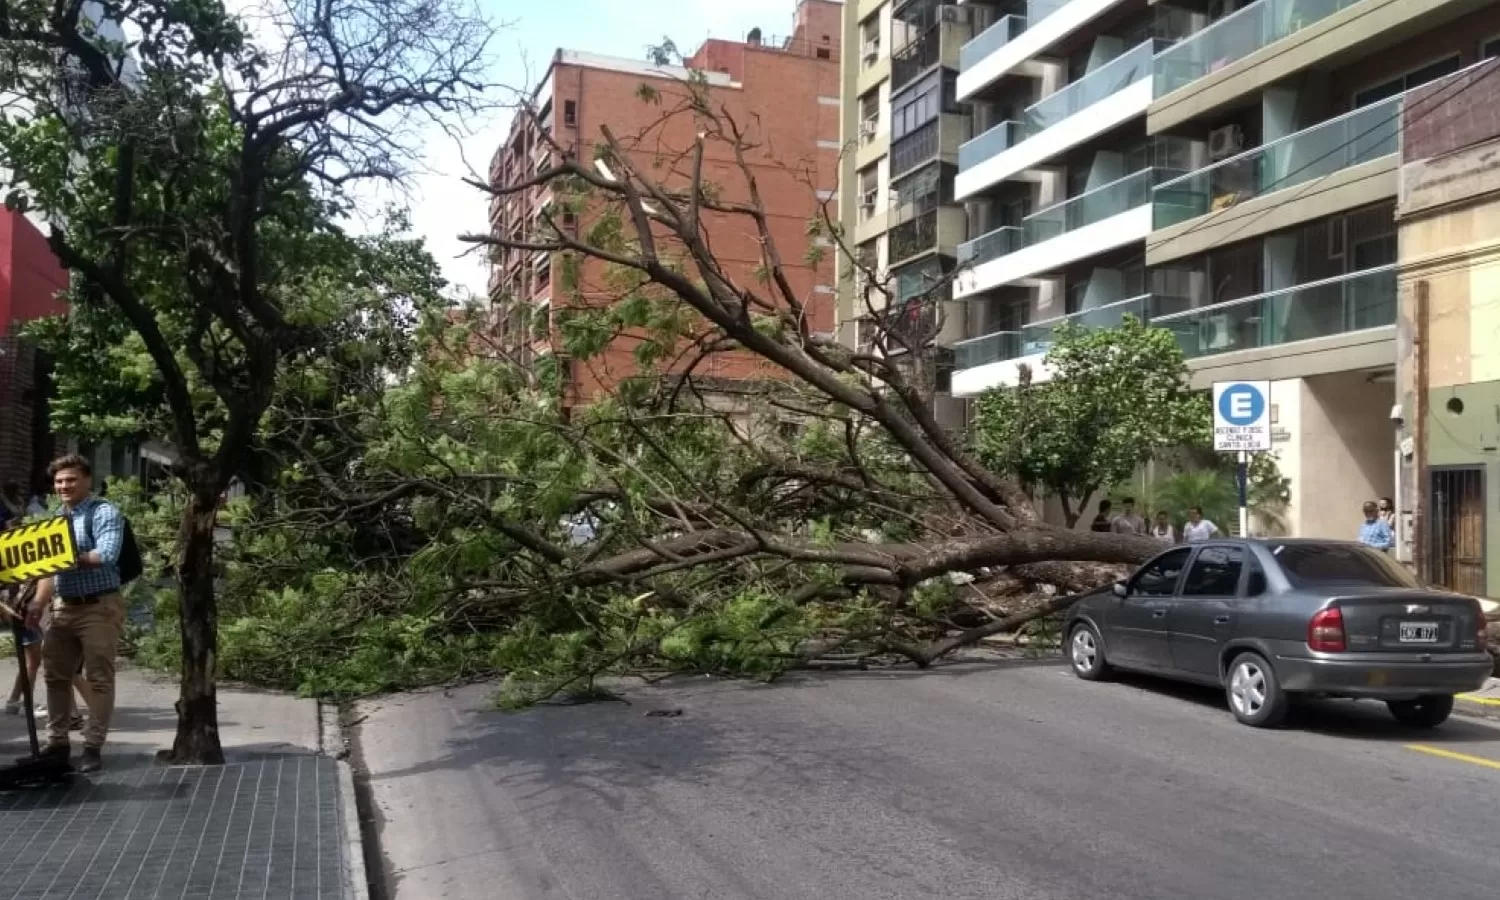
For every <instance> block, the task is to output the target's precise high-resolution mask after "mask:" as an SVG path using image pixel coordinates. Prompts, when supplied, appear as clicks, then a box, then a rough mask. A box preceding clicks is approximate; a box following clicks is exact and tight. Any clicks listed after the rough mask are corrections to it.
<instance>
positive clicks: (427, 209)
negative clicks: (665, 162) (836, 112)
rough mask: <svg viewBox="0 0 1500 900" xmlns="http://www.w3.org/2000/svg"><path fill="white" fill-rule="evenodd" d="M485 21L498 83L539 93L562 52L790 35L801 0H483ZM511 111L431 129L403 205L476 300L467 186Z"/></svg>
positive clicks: (479, 267)
mask: <svg viewBox="0 0 1500 900" xmlns="http://www.w3.org/2000/svg"><path fill="white" fill-rule="evenodd" d="M480 3H481V6H482V8H483V9H484V11H485V13H486V14H487V15H488V16H490V17H492V18H493V19H494V20H496V21H497V22H501V23H505V25H504V27H503V29H502V30H501V31H500V33H499V34H498V35H497V37H496V39H495V43H494V45H493V49H492V56H493V58H494V63H493V68H492V72H491V79H492V80H493V81H495V82H498V83H501V84H507V85H516V86H522V85H534V84H535V83H536V80H537V79H538V78H540V76H541V74H542V73H543V72H544V71H545V70H546V65H547V62H548V61H549V60H550V59H551V56H552V52H553V51H554V50H555V49H556V48H557V47H559V46H562V47H567V48H568V49H571V50H586V51H589V52H593V53H607V54H611V55H615V56H626V57H631V58H634V59H644V58H645V55H646V48H647V47H649V46H650V45H652V44H657V43H660V42H661V39H662V38H663V37H670V38H671V39H672V40H673V41H674V42H676V44H677V46H678V47H680V48H681V49H682V50H683V52H688V53H690V52H692V50H693V49H694V48H696V47H697V46H698V44H699V43H700V42H701V41H702V40H703V39H704V38H707V37H717V38H730V39H739V38H741V37H743V36H744V34H745V33H746V32H747V31H749V30H750V29H751V28H753V27H757V26H758V27H760V28H761V29H762V31H764V32H765V34H766V35H767V36H768V37H769V36H772V35H786V34H790V33H791V29H792V17H793V13H794V12H795V9H796V0H480ZM509 120H510V114H509V113H508V112H501V113H496V114H495V115H494V116H492V117H491V118H490V119H489V120H488V121H479V122H466V123H463V125H464V126H465V130H466V131H467V134H466V135H464V136H463V137H462V139H461V140H454V139H453V138H451V137H449V136H448V135H446V134H443V133H442V132H441V131H440V130H437V129H433V131H432V134H431V136H430V137H429V139H428V141H427V144H426V149H427V153H426V158H427V166H428V171H427V172H424V173H422V174H420V175H419V176H418V177H417V178H416V179H415V180H414V181H413V184H412V191H411V194H410V195H409V196H408V197H407V198H405V199H406V201H407V202H409V203H410V205H411V218H412V226H413V228H414V230H415V231H416V232H417V233H419V234H421V235H422V236H423V237H425V238H426V239H427V242H428V247H429V249H430V250H431V251H432V253H433V255H434V256H435V257H437V260H438V262H439V263H440V264H441V265H442V266H443V271H444V273H445V274H446V275H447V276H448V279H449V280H450V281H452V282H454V283H455V284H456V285H460V286H463V287H467V288H469V289H470V290H472V291H474V292H475V293H478V294H483V293H484V292H485V280H486V270H485V268H484V266H483V264H482V262H481V259H482V257H481V255H480V254H478V253H471V254H469V255H468V256H466V257H462V258H460V254H462V253H463V252H464V251H465V250H466V249H467V246H468V245H466V244H463V243H461V242H459V241H458V239H457V235H458V234H459V233H460V232H464V231H483V230H484V228H485V227H486V225H485V223H486V199H485V197H484V196H483V195H482V194H480V193H479V192H478V191H475V190H474V189H473V188H470V187H467V186H465V185H463V184H462V183H461V181H460V179H462V178H463V177H464V176H465V175H466V174H468V172H469V171H470V169H471V167H472V169H473V170H474V171H476V172H483V170H484V168H485V166H486V165H487V164H488V162H489V158H490V154H491V153H493V152H494V150H495V147H496V146H498V144H499V142H500V141H501V140H502V139H503V138H504V136H505V133H506V129H507V126H508V123H509Z"/></svg>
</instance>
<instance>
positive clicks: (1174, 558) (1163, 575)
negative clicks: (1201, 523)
mask: <svg viewBox="0 0 1500 900" xmlns="http://www.w3.org/2000/svg"><path fill="white" fill-rule="evenodd" d="M1191 552H1192V549H1191V548H1189V547H1182V548H1180V549H1177V550H1168V551H1167V552H1166V553H1163V554H1162V555H1161V556H1158V557H1157V558H1156V559H1153V560H1152V561H1151V562H1148V563H1146V565H1144V566H1142V567H1141V570H1140V571H1139V572H1137V573H1135V580H1134V581H1132V582H1131V583H1130V593H1132V594H1144V595H1146V596H1148V597H1170V596H1172V591H1174V590H1175V589H1176V588H1177V578H1178V576H1180V575H1181V574H1182V567H1183V566H1185V565H1187V560H1188V554H1189V553H1191Z"/></svg>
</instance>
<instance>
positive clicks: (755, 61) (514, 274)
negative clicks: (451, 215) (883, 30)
mask: <svg viewBox="0 0 1500 900" xmlns="http://www.w3.org/2000/svg"><path fill="white" fill-rule="evenodd" d="M842 8H843V7H842V4H841V3H837V2H832V0H802V2H801V3H800V5H798V7H797V9H796V14H795V26H794V29H793V32H792V34H791V36H790V37H787V38H784V39H782V38H769V37H764V36H762V35H761V34H760V32H759V31H758V30H757V31H753V32H751V34H750V35H748V36H747V38H746V40H744V41H724V40H709V41H707V42H705V43H704V44H703V46H701V47H700V48H698V50H697V52H696V53H694V54H693V55H692V56H691V57H690V58H689V59H688V60H686V65H687V68H686V69H679V68H674V67H671V66H658V65H654V64H653V63H651V62H647V61H644V60H641V61H637V60H630V59H621V58H617V57H609V56H601V55H597V54H591V53H586V52H581V51H572V50H558V51H557V52H556V54H555V55H554V56H553V60H552V64H551V66H550V67H549V69H548V72H547V74H546V76H545V78H544V79H543V80H542V83H541V84H540V86H539V87H538V88H537V90H536V91H535V93H534V95H533V99H532V102H533V104H534V108H535V109H536V110H537V112H538V115H537V117H536V120H535V121H534V120H533V119H532V118H530V117H526V116H517V119H516V123H515V124H514V126H513V127H512V129H511V133H510V136H509V138H508V139H507V141H506V143H505V145H504V146H502V147H500V149H499V150H498V151H497V152H496V153H495V155H494V157H493V159H492V161H491V165H490V179H491V181H492V182H493V183H494V184H496V185H512V184H516V183H517V182H520V181H524V180H525V179H527V178H530V177H532V176H533V175H534V174H535V173H537V172H540V171H543V170H544V169H545V168H546V166H547V165H548V163H549V161H550V160H551V158H552V155H553V153H554V151H553V150H552V149H551V143H550V142H549V141H547V140H544V139H543V136H542V134H541V132H543V131H545V132H547V133H549V134H550V135H551V138H552V141H554V142H556V144H557V145H559V146H561V147H562V148H564V149H565V150H566V151H568V152H570V153H576V154H577V155H578V156H579V157H580V158H582V159H584V160H585V161H586V162H590V163H592V160H593V157H594V148H595V146H596V145H597V144H599V143H601V142H602V141H603V133H602V129H603V128H605V127H608V129H609V130H610V132H611V133H613V134H614V135H615V136H616V137H617V138H619V139H621V140H622V142H627V141H628V142H629V143H630V144H631V147H632V149H631V151H630V153H631V157H632V159H633V161H634V162H635V163H637V164H638V165H639V166H640V167H641V168H642V169H643V170H644V171H646V172H648V173H651V174H652V175H653V176H654V177H658V178H662V179H663V180H666V181H667V182H668V183H669V184H672V183H674V181H675V182H679V183H681V184H682V185H685V184H686V175H685V174H682V175H678V176H673V175H671V174H669V173H671V172H673V171H674V169H676V170H685V169H686V164H685V162H684V160H685V153H686V152H687V151H688V150H689V149H690V148H691V147H692V146H693V142H694V140H695V138H696V136H697V134H698V132H699V129H700V124H701V123H700V122H699V121H698V120H696V119H695V118H694V117H693V115H692V114H690V113H682V114H671V115H668V113H669V112H670V111H671V110H673V109H674V108H676V107H677V105H678V103H679V102H680V101H681V100H682V99H683V98H685V97H686V95H687V90H686V88H685V87H684V86H683V84H682V83H681V79H683V78H685V77H686V76H687V74H688V70H694V71H697V72H701V73H702V74H703V77H704V78H705V79H706V81H707V84H708V88H707V90H708V92H709V95H710V98H711V103H712V104H713V107H714V108H715V109H720V108H722V109H724V110H727V111H728V113H729V114H730V115H731V116H732V117H733V119H734V120H735V122H737V123H738V124H739V125H740V127H741V128H743V129H745V130H746V132H747V136H748V143H749V144H751V145H753V149H751V150H750V151H749V152H748V154H747V155H748V163H749V165H750V166H751V168H752V170H753V171H754V174H755V178H756V182H757V186H758V188H759V190H760V192H761V195H762V198H763V201H764V203H765V205H766V208H767V212H768V213H769V218H770V220H771V229H772V234H773V239H774V241H775V243H776V246H777V249H778V251H779V253H780V255H781V258H782V259H783V261H784V262H785V263H786V264H787V265H788V266H789V268H790V271H789V276H790V281H791V284H792V285H793V288H794V290H795V292H796V294H797V296H798V298H799V299H800V301H801V303H802V304H803V305H804V307H805V308H806V309H807V310H808V315H809V318H810V327H811V329H812V330H813V331H815V332H823V333H829V334H831V333H832V331H833V329H834V324H833V323H834V288H833V285H834V274H833V273H834V253H833V248H832V247H829V248H827V250H826V251H825V252H824V258H823V259H822V260H821V261H819V263H818V264H817V265H816V266H813V265H809V264H808V263H807V262H806V261H805V257H806V255H807V251H808V247H809V244H810V242H811V241H812V240H813V239H812V238H809V237H808V235H807V224H808V221H809V220H810V219H812V218H813V217H814V216H815V215H817V213H818V208H819V206H820V204H821V203H823V202H824V201H825V200H827V199H828V198H830V197H831V196H832V194H833V191H834V189H835V187H836V182H837V176H838V159H839V117H840V113H839V87H840V81H839V77H840V76H839V50H840V46H839V45H840V35H841V31H842V26H841V14H842ZM642 85H649V86H650V87H651V88H652V89H654V92H655V94H656V95H658V97H657V99H656V100H654V101H652V100H649V99H647V97H645V96H643V94H649V93H651V92H643V91H642ZM704 178H705V180H706V181H709V182H712V183H714V184H716V185H717V186H719V187H720V189H721V190H722V193H723V196H724V198H725V199H726V200H745V199H747V198H748V194H747V190H746V186H745V178H744V177H743V175H742V174H741V173H740V172H739V171H738V169H737V168H736V166H735V163H734V160H733V157H732V149H731V147H730V146H728V145H727V144H725V143H722V142H714V141H709V142H708V144H707V149H706V152H705V160H704ZM552 199H553V198H552V196H551V193H550V190H549V189H540V188H537V189H532V190H530V191H527V192H524V193H520V194H515V195H511V196H508V197H497V198H496V199H495V200H494V201H493V202H492V204H491V207H490V224H491V228H492V229H493V231H494V233H495V234H497V235H501V236H509V237H511V238H513V239H517V240H520V239H525V238H526V237H528V236H529V235H532V234H533V233H534V232H535V230H536V229H537V228H539V227H540V219H539V213H540V211H541V209H542V208H543V207H544V206H545V205H546V204H547V203H548V202H550V201H551V200H552ZM590 220H591V216H590V215H589V213H588V212H587V211H584V212H583V214H582V215H581V216H578V217H573V216H569V217H567V218H566V219H564V220H563V221H562V222H560V223H559V224H560V225H561V226H562V227H563V228H565V229H567V230H569V231H573V230H575V229H583V230H585V231H586V230H587V228H588V227H589V224H590ZM704 229H705V232H706V233H707V235H708V237H709V241H710V243H711V245H712V246H713V248H714V250H715V253H716V255H717V258H718V259H719V261H720V263H721V264H722V265H723V266H724V268H725V269H726V270H727V271H728V272H729V273H730V274H731V276H732V277H733V278H734V280H735V281H736V282H738V283H740V284H741V285H744V286H747V287H758V286H759V282H758V281H757V279H756V275H755V273H756V271H757V270H758V269H759V268H760V267H761V266H762V265H763V255H762V248H761V245H760V242H759V240H758V239H757V237H756V235H755V234H754V229H753V226H752V225H751V223H750V222H749V220H747V219H744V218H728V217H723V216H713V215H708V216H706V217H705V222H704ZM559 256H560V255H559V254H547V253H528V252H521V251H506V250H501V249H499V248H496V250H495V252H494V254H493V255H492V259H491V262H492V269H491V274H490V283H489V289H490V298H491V302H492V304H493V305H494V307H495V309H494V314H495V319H496V322H497V329H498V330H499V332H500V333H501V335H502V336H503V341H502V343H503V344H504V345H505V346H506V347H507V348H508V349H509V350H510V351H511V352H512V353H515V354H516V355H517V356H518V357H519V358H520V359H522V361H523V362H535V361H539V360H542V359H548V358H550V359H551V360H554V361H555V363H556V366H557V371H558V374H559V380H560V383H561V386H562V390H563V395H564V398H565V400H566V401H567V402H569V403H586V402H588V401H589V400H590V399H591V398H595V397H598V396H599V395H600V394H601V393H607V392H608V391H609V390H610V389H611V388H612V387H613V386H614V385H615V384H617V383H618V382H619V381H620V380H621V379H623V378H626V377H629V376H631V375H635V374H638V373H639V372H640V367H639V365H638V364H637V362H636V360H635V357H634V355H633V350H634V347H635V346H636V345H638V343H639V341H638V339H634V338H632V337H631V336H630V335H628V334H627V335H622V336H621V337H619V338H617V339H616V340H615V341H613V343H612V344H611V345H610V346H609V348H608V349H607V350H606V351H605V352H604V353H602V354H600V355H598V356H595V357H592V358H590V359H587V360H580V359H570V358H568V357H567V355H566V354H565V353H564V352H563V346H562V341H561V340H560V337H559V334H558V330H557V326H558V315H557V307H559V306H563V305H564V304H565V303H568V304H573V303H583V304H588V305H598V304H605V303H610V302H614V301H617V300H618V299H619V297H620V292H619V289H618V287H616V286H613V285H611V284H610V283H609V282H608V279H607V278H606V267H605V266H604V265H603V264H602V263H600V262H598V261H595V260H587V261H585V262H583V263H582V264H581V266H580V268H579V271H578V281H577V288H578V289H577V291H576V292H572V296H569V297H567V298H564V297H563V293H564V292H563V291H561V290H558V291H555V292H554V287H555V286H557V284H558V281H559V280H560V278H559V276H560V273H561V266H562V260H560V259H559V258H558V257H559ZM762 294H763V295H764V296H766V297H768V298H769V297H770V292H769V291H765V290H763V291H762ZM684 364H685V362H683V361H679V362H675V363H668V364H665V365H664V366H663V368H664V369H666V370H667V371H670V370H671V369H672V368H674V367H677V366H681V365H684ZM776 374H777V373H776V371H774V370H772V369H771V368H770V367H768V366H767V365H766V364H764V363H763V362H762V361H761V360H759V359H758V358H756V357H753V356H751V355H749V354H745V353H726V354H719V355H716V356H715V357H713V358H712V359H711V360H710V361H708V362H707V363H705V364H702V365H699V366H698V367H697V368H695V369H694V377H695V378H700V379H705V380H709V379H713V380H728V381H739V380H744V379H751V378H764V377H768V376H769V377H775V376H776Z"/></svg>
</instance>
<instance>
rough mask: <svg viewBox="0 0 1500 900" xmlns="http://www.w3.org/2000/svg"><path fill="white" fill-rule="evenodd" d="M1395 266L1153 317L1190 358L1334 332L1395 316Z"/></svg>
mask: <svg viewBox="0 0 1500 900" xmlns="http://www.w3.org/2000/svg"><path fill="white" fill-rule="evenodd" d="M1396 268H1397V267H1396V266H1381V267H1380V268H1378V269H1366V270H1364V271H1363V272H1354V273H1352V274H1349V275H1340V276H1338V277H1337V278H1329V279H1326V280H1324V281H1315V282H1312V283H1310V284H1299V285H1297V286H1296V287H1290V288H1285V289H1283V290H1279V291H1272V292H1270V293H1266V294H1258V295H1256V296H1254V297H1245V298H1243V299H1240V300H1231V301H1229V302H1227V303H1216V304H1214V305H1213V306H1204V307H1200V308H1198V309H1193V310H1188V311H1186V312H1181V313H1176V314H1175V315H1169V316H1158V317H1156V318H1154V319H1152V320H1151V325H1152V326H1153V327H1155V328H1165V329H1167V330H1169V331H1171V332H1172V333H1173V334H1174V335H1175V336H1176V338H1177V343H1178V345H1179V346H1181V347H1182V352H1183V355H1185V356H1187V357H1188V358H1189V359H1192V358H1194V357H1198V356H1210V355H1212V354H1215V353H1231V352H1233V351H1236V350H1251V349H1254V348H1256V347H1274V346H1278V345H1281V344H1290V343H1292V342H1294V341H1306V340H1311V339H1313V338H1321V337H1330V336H1332V335H1335V334H1345V333H1348V332H1351V331H1359V330H1361V329H1365V328H1377V327H1379V326H1382V325H1391V324H1394V323H1395V321H1396Z"/></svg>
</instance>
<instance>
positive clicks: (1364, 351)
mask: <svg viewBox="0 0 1500 900" xmlns="http://www.w3.org/2000/svg"><path fill="white" fill-rule="evenodd" d="M966 5H968V6H971V7H974V9H975V12H974V14H973V15H974V20H973V21H974V22H975V37H974V38H973V39H972V41H971V42H970V43H969V44H968V45H967V46H966V47H964V48H963V50H962V51H961V54H960V55H961V67H960V69H961V71H960V74H959V80H958V99H959V100H960V101H961V102H965V103H969V104H971V106H972V108H973V110H974V112H973V121H974V126H975V127H974V133H975V135H976V137H974V138H973V139H972V140H971V141H970V142H969V143H968V144H966V145H965V146H964V147H963V148H962V149H961V151H960V160H959V171H958V175H957V179H956V185H955V194H956V196H957V198H958V199H960V200H963V201H966V202H967V203H968V204H969V224H970V232H971V234H972V235H973V237H972V238H971V239H970V240H969V241H968V242H966V244H965V245H964V246H963V247H962V248H960V251H959V254H958V258H959V274H958V280H957V286H956V291H955V294H956V296H957V297H958V298H959V299H960V300H961V301H962V302H964V303H966V304H968V305H969V309H968V311H967V324H968V329H967V333H966V339H965V340H963V341H960V342H958V343H957V344H956V345H955V348H954V351H955V360H954V374H953V378H952V385H953V391H954V393H955V395H958V396H971V395H974V394H977V393H979V392H981V391H983V390H986V389H989V388H992V387H997V386H1002V385H1006V384H1013V383H1014V382H1015V379H1016V377H1017V374H1018V371H1019V368H1020V366H1021V365H1029V366H1030V367H1031V368H1032V370H1033V373H1034V375H1035V377H1038V378H1043V379H1044V378H1046V377H1047V372H1046V368H1045V365H1043V364H1042V361H1043V358H1044V354H1045V351H1046V348H1047V346H1048V341H1049V336H1050V333H1051V330H1052V328H1053V327H1055V325H1056V324H1057V323H1058V322H1061V321H1077V322H1080V323H1081V324H1085V325H1090V324H1097V325H1100V326H1107V325H1111V324H1114V323H1116V322H1118V321H1119V319H1120V316H1121V315H1123V314H1125V313H1130V314H1134V315H1137V316H1140V317H1143V318H1145V319H1147V320H1148V321H1150V322H1151V323H1152V324H1155V325H1158V326H1160V327H1163V328H1168V329H1170V330H1171V331H1172V332H1173V333H1174V334H1175V335H1176V336H1177V339H1178V342H1179V344H1180V345H1181V346H1182V348H1183V350H1184V352H1185V354H1186V355H1187V357H1188V359H1189V366H1190V369H1191V371H1192V373H1193V380H1194V383H1195V384H1196V385H1198V386H1202V387H1207V386H1208V385H1210V384H1211V383H1212V382H1214V381H1225V380H1235V379H1247V378H1255V379H1269V380H1271V381H1272V382H1273V385H1272V407H1273V409H1272V415H1273V419H1274V423H1275V424H1274V431H1275V452H1276V453H1277V456H1278V458H1279V462H1280V466H1281V470H1282V473H1283V474H1284V475H1286V476H1287V477H1289V478H1290V479H1291V482H1292V495H1293V497H1292V505H1291V509H1290V510H1289V516H1288V524H1289V526H1290V528H1291V530H1292V532H1293V533H1297V534H1305V535H1321V536H1341V535H1346V534H1350V533H1351V528H1352V526H1351V524H1350V523H1352V522H1353V523H1357V519H1358V509H1359V505H1360V503H1361V502H1362V501H1363V500H1365V499H1371V498H1373V497H1378V496H1392V495H1393V494H1394V493H1395V489H1394V478H1395V475H1394V472H1395V470H1396V465H1395V453H1396V448H1395V438H1394V433H1395V432H1394V430H1393V429H1392V427H1391V423H1390V419H1391V412H1392V406H1393V404H1394V402H1395V400H1394V389H1393V384H1392V369H1393V364H1394V360H1395V354H1396V351H1395V342H1396V338H1395V320H1396V302H1395V296H1396V283H1397V253H1396V248H1397V232H1396V226H1395V223H1394V218H1393V215H1394V208H1395V199H1396V193H1397V177H1396V172H1397V149H1398V147H1399V144H1400V139H1401V138H1400V135H1401V127H1402V125H1401V123H1402V114H1403V111H1405V112H1406V113H1408V115H1407V121H1408V122H1410V120H1411V119H1410V109H1409V104H1410V103H1412V102H1414V101H1412V100H1411V99H1410V98H1411V96H1412V95H1411V94H1410V93H1409V92H1411V91H1412V90H1414V89H1415V88H1417V87H1419V86H1421V85H1423V84H1426V83H1428V82H1430V81H1433V80H1434V79H1438V78H1441V77H1443V76H1445V75H1450V74H1452V73H1454V72H1456V71H1459V70H1461V69H1463V68H1465V67H1467V66H1471V65H1473V64H1475V63H1476V62H1478V61H1479V60H1481V59H1483V58H1485V57H1487V56H1492V55H1496V54H1497V53H1500V40H1497V38H1500V4H1495V3H1492V2H1477V0H1436V2H1434V0H1426V2H1422V0H1255V2H1243V0H1212V2H1202V0H1171V2H1170V3H1166V2H1162V3H1153V4H1148V3H1146V2H1145V0H1065V2H1062V0H1033V2H1031V3H1017V2H994V3H988V2H986V3H972V2H971V3H968V4H966ZM1446 100H1447V98H1446V97H1444V96H1442V95H1438V96H1436V97H1425V98H1424V99H1422V100H1421V101H1416V102H1421V103H1426V104H1441V103H1444V102H1446Z"/></svg>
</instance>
